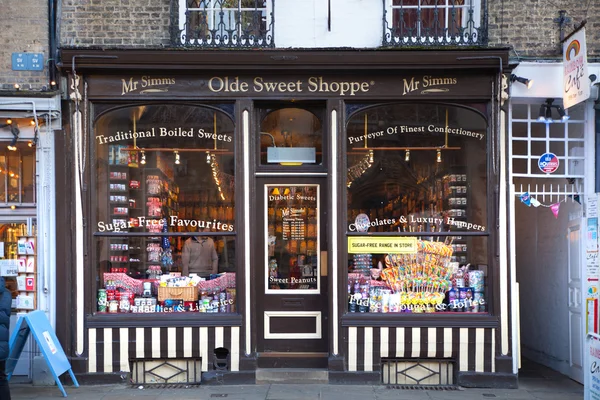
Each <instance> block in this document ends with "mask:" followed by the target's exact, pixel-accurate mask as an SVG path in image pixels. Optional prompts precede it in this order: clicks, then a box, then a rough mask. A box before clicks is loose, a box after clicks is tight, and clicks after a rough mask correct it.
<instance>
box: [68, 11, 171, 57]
mask: <svg viewBox="0 0 600 400" xmlns="http://www.w3.org/2000/svg"><path fill="white" fill-rule="evenodd" d="M170 3H171V2H170V1H169V0H63V5H62V19H61V34H60V35H61V37H60V46H62V47H65V46H67V47H103V48H124V47H127V48H131V47H154V48H156V47H161V46H167V45H169V42H170V37H169V32H170V31H169V29H170V7H171V5H170Z"/></svg>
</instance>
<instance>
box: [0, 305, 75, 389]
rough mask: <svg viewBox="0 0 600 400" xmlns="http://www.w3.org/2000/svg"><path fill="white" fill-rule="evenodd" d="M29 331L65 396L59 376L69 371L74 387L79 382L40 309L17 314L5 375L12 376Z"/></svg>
mask: <svg viewBox="0 0 600 400" xmlns="http://www.w3.org/2000/svg"><path fill="white" fill-rule="evenodd" d="M29 333H32V334H33V337H34V338H35V341H36V342H37V344H38V347H39V349H40V351H41V353H42V355H43V356H44V358H45V359H46V363H47V364H48V367H49V368H50V371H51V372H52V375H53V376H54V380H55V381H56V385H57V386H58V388H59V389H60V391H61V392H62V394H63V396H64V397H67V392H65V388H64V387H63V385H62V383H61V382H60V379H59V376H60V375H62V374H64V373H65V372H67V371H68V372H69V375H70V376H71V379H72V380H73V384H74V386H75V387H79V383H78V382H77V379H76V378H75V374H73V370H72V369H71V364H70V363H69V360H68V359H67V356H66V354H65V352H64V350H63V348H62V346H61V345H60V342H59V341H58V338H57V337H56V334H55V333H54V329H52V326H51V325H50V321H48V318H46V314H44V312H42V311H39V310H37V311H32V312H30V313H28V314H23V315H21V316H19V319H18V320H17V324H16V326H15V329H14V331H13V333H12V335H11V337H10V342H9V354H8V359H7V360H6V375H7V378H8V379H10V377H11V376H12V374H13V372H14V370H15V366H16V365H17V361H19V357H20V356H21V352H22V351H23V348H24V347H25V343H26V342H27V338H28V337H29Z"/></svg>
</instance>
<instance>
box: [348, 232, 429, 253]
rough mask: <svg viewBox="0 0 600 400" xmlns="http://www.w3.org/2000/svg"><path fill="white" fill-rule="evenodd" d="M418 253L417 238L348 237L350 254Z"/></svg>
mask: <svg viewBox="0 0 600 400" xmlns="http://www.w3.org/2000/svg"><path fill="white" fill-rule="evenodd" d="M416 252H417V238H416V237H371V236H350V237H348V253H350V254H365V253H370V254H415V253H416Z"/></svg>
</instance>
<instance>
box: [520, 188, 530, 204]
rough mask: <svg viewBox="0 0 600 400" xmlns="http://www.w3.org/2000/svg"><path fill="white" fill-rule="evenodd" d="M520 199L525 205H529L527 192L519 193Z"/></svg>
mask: <svg viewBox="0 0 600 400" xmlns="http://www.w3.org/2000/svg"><path fill="white" fill-rule="evenodd" d="M521 201H522V202H523V203H524V204H525V205H526V206H527V207H531V196H529V192H525V193H523V194H522V195H521Z"/></svg>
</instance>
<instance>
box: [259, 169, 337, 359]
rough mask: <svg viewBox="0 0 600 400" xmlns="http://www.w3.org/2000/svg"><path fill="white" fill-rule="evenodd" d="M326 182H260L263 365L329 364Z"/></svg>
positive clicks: (260, 285) (261, 339)
mask: <svg viewBox="0 0 600 400" xmlns="http://www.w3.org/2000/svg"><path fill="white" fill-rule="evenodd" d="M326 182H327V181H326V179H325V178H317V179H315V178H291V177H290V178H278V179H266V178H261V179H258V181H257V183H258V185H257V198H258V204H257V206H258V207H257V210H256V212H257V217H258V219H257V221H258V224H257V226H256V229H255V230H253V231H254V232H256V235H255V244H256V246H253V248H254V249H256V254H257V256H256V259H255V262H254V276H255V277H256V280H255V281H254V282H255V283H256V292H255V293H256V294H257V303H256V307H257V310H256V311H257V312H256V314H257V333H258V335H257V336H258V337H257V348H258V353H259V366H261V367H325V366H326V365H327V343H328V340H327V310H328V297H327V277H326V275H327V274H326V271H327V266H326V262H327V261H326V256H325V254H326V253H325V252H324V251H323V250H325V249H326V248H327V244H326V243H325V238H326V232H327V231H326V229H325V220H326V219H325V215H326V213H325V206H326V204H327V201H326V198H325V196H326V193H327V190H326Z"/></svg>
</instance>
